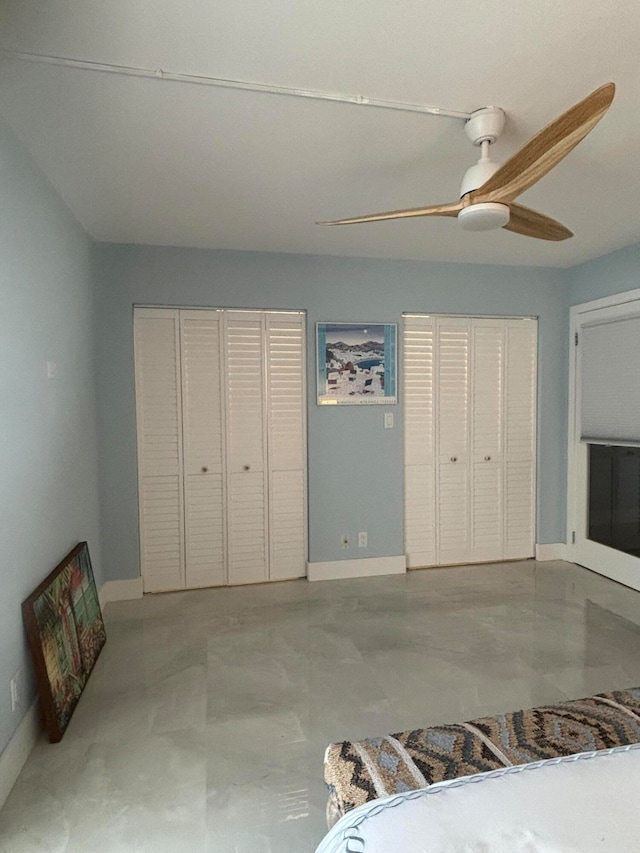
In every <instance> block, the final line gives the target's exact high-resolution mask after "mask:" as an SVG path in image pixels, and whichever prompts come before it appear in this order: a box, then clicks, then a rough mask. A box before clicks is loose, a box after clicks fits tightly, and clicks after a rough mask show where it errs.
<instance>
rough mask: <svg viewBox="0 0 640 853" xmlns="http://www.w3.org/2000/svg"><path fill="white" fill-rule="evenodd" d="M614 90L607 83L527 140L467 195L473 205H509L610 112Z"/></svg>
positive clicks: (613, 87) (611, 84)
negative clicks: (480, 203)
mask: <svg viewBox="0 0 640 853" xmlns="http://www.w3.org/2000/svg"><path fill="white" fill-rule="evenodd" d="M615 91H616V87H615V85H614V84H613V83H607V84H606V85H604V86H601V87H600V88H599V89H596V90H595V92H592V93H591V94H590V95H587V97H586V98H585V99H584V100H582V101H580V102H579V103H578V104H576V105H575V106H573V107H571V109H570V110H567V112H566V113H563V114H562V115H561V116H560V117H559V118H557V119H556V120H555V121H552V122H551V124H548V125H547V126H546V127H545V128H544V129H543V130H541V131H540V133H537V134H536V135H535V136H534V137H533V138H532V139H530V140H529V142H527V143H526V144H525V145H524V146H523V147H522V148H521V149H520V150H519V151H517V152H516V153H515V154H514V155H513V157H510V158H509V159H508V160H507V161H506V163H503V164H502V166H500V168H499V169H498V170H497V171H496V172H494V173H493V175H492V176H491V177H490V178H489V180H488V181H486V183H484V184H483V185H482V186H481V187H478V189H477V190H474V191H473V192H472V193H471V194H470V196H471V201H472V202H484V201H497V202H503V203H505V204H508V203H509V202H511V201H513V199H514V198H517V197H518V196H519V195H520V194H521V193H523V192H524V191H525V190H527V189H529V187H530V186H532V185H533V184H535V183H536V181H539V180H540V178H542V177H544V175H546V174H547V172H548V171H549V170H550V169H552V168H553V167H554V166H556V165H557V164H558V163H559V162H560V161H561V160H562V159H563V158H564V157H566V156H567V154H568V153H569V152H570V151H571V150H572V149H573V148H575V147H576V145H577V144H578V143H579V142H581V141H582V140H583V139H584V137H585V136H586V135H587V134H588V133H589V131H590V130H592V129H593V128H594V127H595V126H596V124H597V123H598V122H599V121H600V119H601V118H602V116H603V115H604V114H605V113H606V111H607V110H608V109H609V107H610V105H611V102H612V101H613V96H614V95H615Z"/></svg>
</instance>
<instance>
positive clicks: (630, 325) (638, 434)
mask: <svg viewBox="0 0 640 853" xmlns="http://www.w3.org/2000/svg"><path fill="white" fill-rule="evenodd" d="M580 347H581V357H582V358H581V371H580V373H581V405H580V427H581V430H580V431H581V437H582V438H583V439H585V440H593V441H611V442H619V441H625V442H626V441H628V442H640V316H638V317H628V318H624V319H616V320H610V321H608V322H603V323H598V324H594V325H592V326H583V327H582V329H581V331H580Z"/></svg>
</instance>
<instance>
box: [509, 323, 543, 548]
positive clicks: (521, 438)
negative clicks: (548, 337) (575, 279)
mask: <svg viewBox="0 0 640 853" xmlns="http://www.w3.org/2000/svg"><path fill="white" fill-rule="evenodd" d="M537 341H538V323H537V321H536V320H532V319H522V320H508V321H506V387H505V410H506V411H505V470H504V493H505V550H504V556H505V559H518V558H525V557H533V554H534V545H535V475H536V471H535V464H536V368H537V349H538V345H537Z"/></svg>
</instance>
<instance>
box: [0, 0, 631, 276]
mask: <svg viewBox="0 0 640 853" xmlns="http://www.w3.org/2000/svg"><path fill="white" fill-rule="evenodd" d="M639 43H640V3H638V0H616V2H615V3H613V2H602V0H536V2H531V3H526V2H524V0H523V2H513V0H482V2H480V1H479V0H348V2H345V0H321V2H319V0H213V2H212V0H4V2H1V0H0V45H1V46H2V48H4V49H5V50H8V51H21V52H29V53H34V54H43V55H55V56H59V57H68V58H71V59H81V60H89V61H93V62H101V63H110V64H117V65H126V66H135V67H141V68H151V69H158V68H159V69H163V70H164V71H169V72H175V73H183V74H191V75H208V76H212V77H220V78H229V79H236V80H244V81H250V82H254V83H268V84H271V85H276V86H286V87H297V88H305V89H313V90H318V91H324V92H336V93H344V94H349V95H358V94H361V95H364V96H366V97H369V98H377V99H385V100H392V101H403V102H412V103H422V104H429V105H433V106H438V107H443V108H448V109H452V110H460V111H464V112H470V111H472V110H474V109H477V108H478V107H481V106H485V105H488V104H491V105H498V106H501V107H502V108H503V109H504V110H505V111H506V113H507V127H506V129H505V133H504V135H503V137H502V138H501V140H500V141H499V142H498V143H497V144H496V146H495V152H494V157H495V158H496V159H499V160H502V159H504V158H506V157H507V156H509V155H510V154H511V153H513V152H514V151H515V150H516V149H517V148H518V147H519V146H520V145H521V144H522V143H524V142H525V141H526V140H527V139H528V138H529V137H530V136H531V135H532V134H533V133H535V132H536V131H537V130H539V129H540V128H541V127H542V126H544V125H545V124H547V123H548V122H549V121H551V120H552V119H553V118H555V117H556V116H557V115H558V114H559V113H561V112H563V111H564V110H565V109H567V108H568V107H569V106H571V105H572V104H573V103H575V102H576V101H578V100H580V99H581V98H582V97H584V96H585V95H586V94H588V93H589V92H590V91H591V90H593V89H595V88H596V87H597V86H599V85H601V84H602V83H605V82H607V81H609V80H613V81H614V82H615V83H616V85H617V95H616V100H615V101H614V104H613V106H612V108H611V109H610V111H609V113H608V114H607V116H606V117H605V118H604V119H603V121H602V122H601V123H600V124H599V125H598V127H597V128H596V129H595V130H594V131H593V132H592V133H591V135H590V136H589V137H587V139H586V140H585V141H584V142H583V143H582V144H581V145H580V146H579V147H578V148H577V149H576V150H575V151H574V152H572V153H571V154H570V155H569V157H568V158H567V159H566V160H564V161H563V162H562V163H561V164H560V165H559V166H558V167H557V168H556V169H555V170H554V171H553V172H552V173H550V174H549V175H547V176H546V177H545V178H544V179H543V180H542V181H541V182H540V183H539V184H538V185H537V186H535V187H534V188H532V189H531V190H529V191H528V192H527V193H526V194H525V195H523V196H522V198H521V199H520V200H521V201H522V203H524V204H527V205H528V206H530V207H534V208H536V209H538V210H540V211H542V212H544V213H546V214H548V215H549V216H552V217H554V218H556V219H559V220H560V221H561V222H563V223H564V224H565V225H567V226H568V227H569V228H571V229H572V230H573V231H574V232H575V237H574V238H573V239H571V240H568V241H566V242H565V243H560V244H555V243H547V242H543V241H538V240H532V239H528V238H525V237H520V236H518V235H515V234H511V233H508V232H505V231H498V232H490V233H484V234H470V233H466V232H463V231H461V230H460V229H459V227H458V225H457V223H456V222H455V221H453V220H449V219H442V220H438V219H428V220H427V219H415V220H404V221H399V222H387V223H374V224H368V225H354V226H349V227H343V228H321V227H319V226H316V225H314V222H315V220H316V219H330V218H337V217H342V216H348V215H356V214H360V213H369V212H374V211H378V210H389V209H394V208H400V207H412V206H417V205H422V204H431V203H439V202H444V201H451V200H454V199H455V198H457V195H458V189H459V185H460V181H461V178H462V175H463V173H464V171H465V169H466V167H467V166H468V165H471V163H472V162H473V161H474V160H475V159H476V157H477V151H476V150H475V149H473V148H472V147H471V145H470V144H469V142H468V141H467V140H466V137H465V135H464V132H463V122H462V120H460V119H453V118H443V117H434V116H429V115H416V114H411V113H404V112H392V111H387V110H381V109H374V108H369V107H362V106H357V105H349V104H338V103H331V102H325V101H312V100H306V99H299V98H293V97H285V96H281V95H271V94H264V93H253V92H248V91H237V90H231V89H221V88H215V87H211V86H198V85H193V84H188V83H176V82H170V81H167V80H159V79H144V78H140V77H135V76H122V75H117V74H110V73H104V72H97V71H93V70H78V69H77V68H69V67H62V66H51V65H46V64H41V63H33V62H26V61H24V60H19V59H17V58H15V57H11V56H6V55H5V56H4V58H3V59H2V60H1V61H0V113H1V114H2V115H3V117H4V118H5V120H6V121H7V123H8V124H9V125H10V126H11V127H12V128H13V130H14V131H15V132H16V134H17V135H18V136H19V137H20V138H21V139H22V140H23V142H24V143H25V144H26V145H27V147H28V149H29V150H30V151H31V153H32V155H33V157H34V158H35V160H36V161H37V163H38V164H39V165H40V167H41V168H42V169H43V171H44V172H45V173H46V175H47V176H48V177H49V179H50V181H51V182H52V184H53V185H54V186H55V187H56V189H57V190H58V192H59V193H60V194H61V196H62V197H63V198H64V199H65V201H66V203H67V204H68V205H69V207H70V208H71V210H72V211H73V212H74V213H75V215H76V216H77V218H78V219H79V221H80V222H81V223H82V225H83V226H84V227H85V228H86V230H87V231H88V232H89V233H90V234H91V235H92V236H93V237H95V238H96V239H97V240H102V241H116V242H131V243H151V244H164V245H180V246H196V247H210V248H229V249H247V250H266V251H278V252H311V253H319V254H333V255H352V256H370V257H392V258H415V259H427V260H439V261H463V262H473V263H501V264H531V265H545V266H558V267H565V266H569V265H572V264H575V263H579V262H580V261H583V260H586V259H589V258H592V257H596V256H598V255H601V254H604V253H606V252H609V251H611V250H613V249H616V248H619V247H621V246H624V245H629V244H631V243H635V242H637V241H638V240H639V239H640V205H638V201H637V197H638V177H639V175H638V165H637V164H638V154H639V152H640V117H639V114H640V111H639V109H638V105H639V101H640V99H639V95H640V62H639V61H638V44H639Z"/></svg>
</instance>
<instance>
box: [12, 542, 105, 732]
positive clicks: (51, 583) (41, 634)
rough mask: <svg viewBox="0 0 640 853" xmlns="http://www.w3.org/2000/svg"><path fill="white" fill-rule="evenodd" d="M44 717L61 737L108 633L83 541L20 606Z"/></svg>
mask: <svg viewBox="0 0 640 853" xmlns="http://www.w3.org/2000/svg"><path fill="white" fill-rule="evenodd" d="M22 612H23V617H24V621H25V626H26V629H27V634H28V637H29V644H30V647H31V652H32V655H33V661H34V666H35V670H36V678H37V682H38V690H39V693H40V702H41V708H42V716H43V719H44V722H45V725H46V728H47V731H48V734H49V739H50V741H51V742H52V743H55V742H57V741H59V740H61V738H62V735H63V734H64V731H65V729H66V727H67V725H68V724H69V720H70V719H71V715H72V714H73V711H74V709H75V707H76V705H77V703H78V700H79V698H80V695H81V693H82V691H83V689H84V686H85V684H86V682H87V679H88V678H89V675H90V674H91V671H92V670H93V667H94V665H95V662H96V660H97V659H98V655H99V654H100V651H101V650H102V647H103V646H104V644H105V642H106V633H105V628H104V621H103V619H102V612H101V610H100V602H99V600H98V593H97V590H96V585H95V580H94V577H93V570H92V568H91V560H90V557H89V548H88V546H87V543H86V542H81V543H80V544H79V545H77V546H76V547H75V548H74V549H73V551H71V552H70V553H69V554H68V555H67V556H66V557H65V558H64V560H63V561H62V562H61V563H60V564H59V565H58V566H57V567H56V568H55V569H54V570H53V572H51V574H50V575H49V576H48V577H47V578H46V579H45V580H44V581H43V582H42V584H40V586H39V587H38V588H37V589H36V590H35V591H34V592H33V593H32V595H30V596H29V598H27V599H26V600H25V601H24V602H23V604H22Z"/></svg>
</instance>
